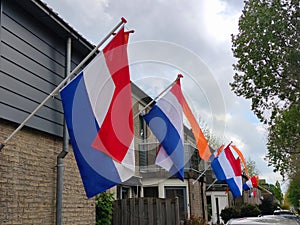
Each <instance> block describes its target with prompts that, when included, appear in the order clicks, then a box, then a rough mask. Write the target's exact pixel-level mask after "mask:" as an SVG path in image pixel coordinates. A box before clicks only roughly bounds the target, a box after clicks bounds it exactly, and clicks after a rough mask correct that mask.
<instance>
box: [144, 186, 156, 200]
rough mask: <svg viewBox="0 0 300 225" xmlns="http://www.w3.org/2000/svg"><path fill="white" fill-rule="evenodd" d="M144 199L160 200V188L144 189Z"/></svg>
mask: <svg viewBox="0 0 300 225" xmlns="http://www.w3.org/2000/svg"><path fill="white" fill-rule="evenodd" d="M144 197H154V198H158V187H144Z"/></svg>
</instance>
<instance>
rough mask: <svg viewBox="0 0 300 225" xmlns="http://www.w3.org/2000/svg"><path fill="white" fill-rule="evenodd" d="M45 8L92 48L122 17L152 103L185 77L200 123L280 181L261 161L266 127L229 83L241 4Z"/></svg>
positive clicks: (66, 1) (94, 3)
mask: <svg viewBox="0 0 300 225" xmlns="http://www.w3.org/2000/svg"><path fill="white" fill-rule="evenodd" d="M43 2H45V3H46V4H47V5H48V6H49V7H50V8H52V10H53V11H55V12H56V13H58V15H59V16H60V17H61V18H63V19H64V20H65V21H66V22H67V23H68V24H69V25H70V26H72V27H73V28H74V29H75V30H76V31H78V33H80V34H81V35H82V36H83V37H84V38H86V39H87V40H88V41H90V42H91V43H92V44H95V45H97V44H98V43H99V42H100V41H101V40H102V39H103V38H104V37H105V36H106V35H107V34H108V33H109V32H110V31H111V30H112V28H113V27H114V26H115V25H116V24H117V23H119V21H120V19H121V17H125V18H126V20H127V23H126V25H125V28H126V29H128V30H134V31H135V32H134V33H133V34H131V35H130V40H129V45H128V57H129V67H130V72H131V80H132V81H133V82H134V83H135V84H137V85H138V86H139V87H140V88H141V89H142V90H143V91H144V92H146V93H147V94H148V95H150V96H151V97H153V98H154V97H156V96H157V95H158V94H159V93H160V92H161V91H163V90H164V89H165V88H166V87H167V86H168V85H169V84H170V83H171V82H172V81H174V80H175V79H176V77H177V74H179V73H181V74H183V76H184V78H183V79H182V81H181V83H182V91H183V94H184V95H185V97H186V99H187V101H188V103H189V105H190V107H191V108H192V110H193V112H194V115H195V116H196V117H197V119H198V120H199V121H200V123H201V124H203V123H205V126H207V127H208V128H209V129H210V130H211V132H212V133H213V134H214V135H215V136H217V137H219V138H220V139H221V140H222V142H223V143H224V144H225V145H226V144H228V143H229V142H230V141H232V142H233V144H235V145H236V146H237V147H238V148H239V149H240V150H241V151H242V152H243V154H244V157H245V158H246V159H248V158H249V157H250V159H251V160H254V161H255V163H256V167H257V169H258V170H259V171H260V174H259V176H260V178H262V179H266V181H267V182H268V183H272V184H274V183H275V182H276V181H277V180H278V181H279V182H281V181H282V178H281V176H280V175H279V174H278V173H276V174H275V173H273V167H268V163H267V161H266V160H265V159H264V157H265V156H266V154H267V147H266V141H267V135H266V134H267V132H266V129H265V127H264V125H263V124H261V123H260V122H259V121H258V119H257V117H256V116H255V115H254V114H253V112H252V111H251V102H250V101H249V100H245V99H244V98H243V97H238V96H236V95H235V94H234V93H233V92H232V91H231V88H230V85H229V83H230V82H232V81H233V75H234V72H235V71H233V67H232V64H234V63H235V61H236V59H234V58H233V55H232V51H231V34H237V33H238V20H239V17H240V16H241V13H242V10H243V7H244V2H243V0H201V1H199V0H189V1H182V0H181V1H180V0H175V1H168V0H144V1H141V0H126V1H121V0H114V1H111V0H85V1H82V0H60V1H57V0H43ZM281 183H282V182H281ZM285 185H286V184H285V183H282V189H285V187H284V186H285Z"/></svg>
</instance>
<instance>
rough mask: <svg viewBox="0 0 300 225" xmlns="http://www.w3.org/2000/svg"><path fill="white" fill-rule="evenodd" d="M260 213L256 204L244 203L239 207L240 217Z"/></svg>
mask: <svg viewBox="0 0 300 225" xmlns="http://www.w3.org/2000/svg"><path fill="white" fill-rule="evenodd" d="M259 214H260V210H259V208H258V207H257V206H256V205H252V204H248V203H246V204H244V205H242V207H241V213H240V216H241V217H251V216H258V215H259Z"/></svg>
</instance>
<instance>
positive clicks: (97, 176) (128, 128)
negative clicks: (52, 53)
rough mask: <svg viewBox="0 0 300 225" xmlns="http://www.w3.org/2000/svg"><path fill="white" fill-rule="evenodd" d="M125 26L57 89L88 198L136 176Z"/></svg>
mask: <svg viewBox="0 0 300 225" xmlns="http://www.w3.org/2000/svg"><path fill="white" fill-rule="evenodd" d="M127 42H128V32H124V27H123V28H122V29H121V30H120V31H119V32H118V33H117V34H116V35H115V36H114V38H113V39H112V40H111V42H110V43H109V44H108V45H107V46H106V47H105V48H104V49H103V51H102V52H100V53H99V54H98V55H97V56H96V57H95V58H94V60H93V61H92V62H91V63H89V64H88V65H87V66H86V67H85V68H84V69H83V71H82V72H81V73H79V74H78V75H77V76H76V77H75V78H74V79H73V80H72V81H71V82H70V83H68V84H67V85H66V86H65V87H64V88H63V89H62V90H61V92H60V93H61V98H62V103H63V109H64V114H65V119H66V123H67V127H68V131H69V135H70V139H71V143H72V147H73V150H74V154H75V158H76V161H77V164H78V168H79V172H80V174H81V178H82V181H83V184H84V188H85V191H86V195H87V197H89V198H90V197H92V196H94V195H96V194H98V193H100V192H103V191H105V190H107V189H109V188H110V187H113V186H114V185H117V184H119V183H121V182H123V181H126V180H128V179H129V178H130V177H131V176H133V175H134V172H135V159H134V149H133V117H132V101H131V87H130V76H129V68H128V58H127Z"/></svg>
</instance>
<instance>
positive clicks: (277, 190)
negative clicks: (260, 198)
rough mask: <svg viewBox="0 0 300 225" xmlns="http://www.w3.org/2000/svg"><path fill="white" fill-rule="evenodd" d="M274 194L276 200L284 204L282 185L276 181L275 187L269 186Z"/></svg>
mask: <svg viewBox="0 0 300 225" xmlns="http://www.w3.org/2000/svg"><path fill="white" fill-rule="evenodd" d="M268 189H269V190H270V191H271V192H272V194H273V195H274V196H275V198H276V199H277V200H278V201H279V202H280V203H282V201H283V194H282V191H281V187H280V183H279V182H278V181H276V183H275V185H273V184H269V188H268Z"/></svg>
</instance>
